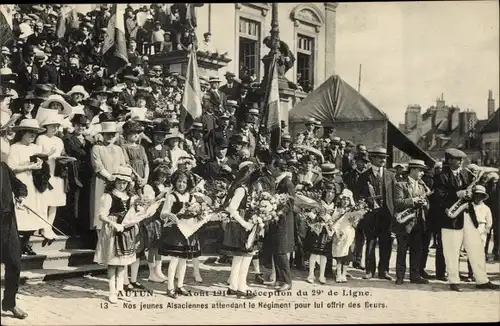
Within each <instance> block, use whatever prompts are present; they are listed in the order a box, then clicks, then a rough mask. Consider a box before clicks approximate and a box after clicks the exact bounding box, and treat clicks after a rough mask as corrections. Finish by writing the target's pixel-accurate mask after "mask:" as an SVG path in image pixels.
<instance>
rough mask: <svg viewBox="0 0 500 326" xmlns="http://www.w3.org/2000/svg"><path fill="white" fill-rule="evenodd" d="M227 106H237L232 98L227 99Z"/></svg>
mask: <svg viewBox="0 0 500 326" xmlns="http://www.w3.org/2000/svg"><path fill="white" fill-rule="evenodd" d="M227 106H230V107H234V108H237V107H238V102H237V101H234V100H228V101H227Z"/></svg>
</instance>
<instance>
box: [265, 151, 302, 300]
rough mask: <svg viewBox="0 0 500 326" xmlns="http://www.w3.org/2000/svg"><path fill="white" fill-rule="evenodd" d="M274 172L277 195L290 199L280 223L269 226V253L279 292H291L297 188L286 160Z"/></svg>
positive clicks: (277, 165) (281, 160) (280, 162)
mask: <svg viewBox="0 0 500 326" xmlns="http://www.w3.org/2000/svg"><path fill="white" fill-rule="evenodd" d="M273 172H274V173H273V174H274V175H275V187H276V189H275V191H276V193H277V194H286V195H288V196H290V198H289V199H288V201H287V204H286V207H285V209H284V212H283V215H282V216H280V219H279V221H278V222H276V223H271V224H270V225H269V231H268V234H267V237H266V240H267V241H266V245H268V246H269V253H270V254H271V255H272V259H273V262H274V267H275V269H276V282H278V285H279V288H278V289H277V291H289V290H291V289H292V276H291V271H290V262H289V258H288V255H289V254H290V253H291V252H292V251H293V249H294V247H295V237H294V233H295V222H294V215H295V214H294V212H293V197H294V196H295V186H294V185H293V183H292V178H291V175H290V173H289V172H287V171H286V161H285V160H283V159H278V160H276V162H275V171H273Z"/></svg>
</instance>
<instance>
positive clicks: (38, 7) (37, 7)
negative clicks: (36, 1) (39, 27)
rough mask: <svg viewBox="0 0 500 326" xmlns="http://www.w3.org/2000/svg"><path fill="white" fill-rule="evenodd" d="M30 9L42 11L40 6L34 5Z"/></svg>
mask: <svg viewBox="0 0 500 326" xmlns="http://www.w3.org/2000/svg"><path fill="white" fill-rule="evenodd" d="M31 9H33V10H36V11H43V10H44V9H43V7H42V6H40V5H34V6H33V7H31Z"/></svg>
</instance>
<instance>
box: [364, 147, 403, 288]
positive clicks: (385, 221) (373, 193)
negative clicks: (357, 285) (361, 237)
mask: <svg viewBox="0 0 500 326" xmlns="http://www.w3.org/2000/svg"><path fill="white" fill-rule="evenodd" d="M369 155H370V160H371V168H370V169H368V170H366V171H365V172H363V173H362V174H361V175H360V176H359V180H358V188H359V192H360V197H361V198H364V199H366V201H367V203H368V205H369V207H370V208H371V209H372V211H371V212H370V213H368V214H367V216H366V217H365V221H364V223H363V224H364V232H365V236H366V251H365V266H366V275H365V276H364V278H365V279H371V278H372V277H373V276H374V274H375V270H376V258H375V245H376V244H377V241H378V246H379V257H380V258H379V259H380V261H379V264H378V277H379V278H381V279H386V280H389V281H392V280H393V278H392V276H390V275H389V261H390V259H391V251H392V248H391V243H392V241H391V232H390V231H391V230H390V225H391V220H392V216H393V215H394V203H393V189H394V184H395V183H396V178H395V176H394V173H392V172H390V171H389V170H387V169H386V168H385V164H386V161H387V149H385V148H383V147H377V148H375V149H374V150H373V151H371V152H370V153H369Z"/></svg>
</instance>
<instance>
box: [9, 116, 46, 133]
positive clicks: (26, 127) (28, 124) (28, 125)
mask: <svg viewBox="0 0 500 326" xmlns="http://www.w3.org/2000/svg"><path fill="white" fill-rule="evenodd" d="M12 131H14V132H18V131H30V132H33V133H35V134H41V133H42V132H44V131H45V128H41V127H40V125H39V124H38V121H37V120H36V119H23V120H21V122H20V123H19V125H17V126H14V127H12Z"/></svg>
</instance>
